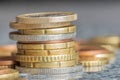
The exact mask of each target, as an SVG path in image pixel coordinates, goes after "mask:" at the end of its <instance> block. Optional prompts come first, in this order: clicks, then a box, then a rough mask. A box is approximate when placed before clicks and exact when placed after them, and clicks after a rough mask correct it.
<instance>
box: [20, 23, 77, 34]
mask: <svg viewBox="0 0 120 80" xmlns="http://www.w3.org/2000/svg"><path fill="white" fill-rule="evenodd" d="M75 29H76V27H75V26H73V25H70V26H68V27H60V28H50V29H27V30H24V29H21V30H18V31H19V33H20V34H31V35H32V34H33V35H44V34H48V35H49V34H64V33H73V32H75Z"/></svg>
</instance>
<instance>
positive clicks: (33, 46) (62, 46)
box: [17, 41, 74, 50]
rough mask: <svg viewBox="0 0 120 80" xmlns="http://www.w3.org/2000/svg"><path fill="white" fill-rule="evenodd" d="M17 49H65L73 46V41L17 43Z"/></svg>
mask: <svg viewBox="0 0 120 80" xmlns="http://www.w3.org/2000/svg"><path fill="white" fill-rule="evenodd" d="M17 47H18V49H35V50H36V49H39V50H50V49H65V48H72V47H74V41H69V42H61V43H49V44H40V43H37V44H36V43H28V44H24V43H18V44H17Z"/></svg>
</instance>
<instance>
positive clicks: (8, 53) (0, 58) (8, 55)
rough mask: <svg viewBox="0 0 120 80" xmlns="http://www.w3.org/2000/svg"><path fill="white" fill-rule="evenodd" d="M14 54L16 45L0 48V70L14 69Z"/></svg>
mask: <svg viewBox="0 0 120 80" xmlns="http://www.w3.org/2000/svg"><path fill="white" fill-rule="evenodd" d="M15 53H17V47H16V45H4V46H0V69H5V68H14V63H15V62H14V57H13V55H14V54H15Z"/></svg>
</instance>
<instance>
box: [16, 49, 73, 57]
mask: <svg viewBox="0 0 120 80" xmlns="http://www.w3.org/2000/svg"><path fill="white" fill-rule="evenodd" d="M73 53H75V50H74V48H66V49H55V50H18V54H20V55H29V56H30V55H31V56H48V55H64V54H73Z"/></svg>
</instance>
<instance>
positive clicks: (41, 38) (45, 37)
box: [10, 32, 76, 41]
mask: <svg viewBox="0 0 120 80" xmlns="http://www.w3.org/2000/svg"><path fill="white" fill-rule="evenodd" d="M75 36H76V33H75V32H74V33H69V34H57V35H21V34H19V33H18V32H11V33H10V38H11V39H12V40H17V41H49V40H62V39H70V38H74V37H75Z"/></svg>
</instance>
